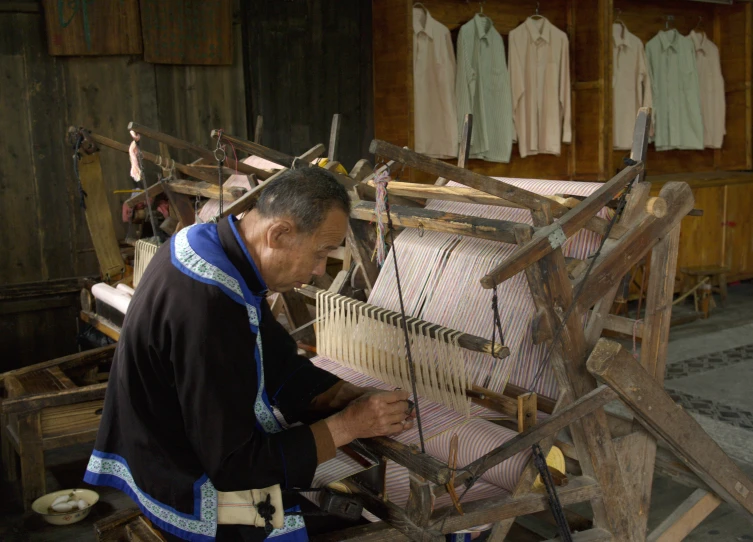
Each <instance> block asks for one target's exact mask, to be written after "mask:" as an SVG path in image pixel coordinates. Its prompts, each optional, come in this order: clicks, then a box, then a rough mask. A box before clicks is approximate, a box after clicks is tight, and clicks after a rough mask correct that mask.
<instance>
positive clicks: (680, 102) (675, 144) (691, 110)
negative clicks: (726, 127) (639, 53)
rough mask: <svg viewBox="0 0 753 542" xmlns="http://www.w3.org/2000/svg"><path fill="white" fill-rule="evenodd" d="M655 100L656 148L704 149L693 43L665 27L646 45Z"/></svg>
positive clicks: (653, 120) (663, 149) (654, 125)
mask: <svg viewBox="0 0 753 542" xmlns="http://www.w3.org/2000/svg"><path fill="white" fill-rule="evenodd" d="M646 60H647V61H648V71H649V75H650V79H651V90H652V94H653V100H654V104H653V105H654V109H653V115H652V117H653V118H652V124H653V127H654V142H655V144H656V150H658V151H666V150H670V149H692V150H703V121H702V120H701V97H700V90H699V88H700V87H699V83H698V70H697V68H696V60H695V46H694V45H693V42H692V41H691V40H690V39H688V38H686V37H685V36H683V35H681V34H680V33H679V32H678V31H677V30H676V29H674V28H673V29H671V30H662V31H661V32H659V33H658V34H657V35H656V36H654V37H653V38H652V39H651V40H650V41H649V42H648V43H647V44H646Z"/></svg>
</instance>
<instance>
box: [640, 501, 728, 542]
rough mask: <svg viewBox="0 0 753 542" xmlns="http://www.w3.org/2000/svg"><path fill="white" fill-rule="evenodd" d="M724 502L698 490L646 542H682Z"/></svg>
mask: <svg viewBox="0 0 753 542" xmlns="http://www.w3.org/2000/svg"><path fill="white" fill-rule="evenodd" d="M720 504H722V500H721V499H720V498H719V497H717V496H716V495H714V494H713V493H709V492H708V491H705V490H703V489H696V490H695V491H694V492H693V493H692V494H691V495H690V497H688V498H687V499H685V500H684V501H683V502H682V504H681V505H680V506H678V507H677V508H676V509H675V511H674V512H672V513H671V514H670V515H669V516H667V518H666V519H665V520H664V521H662V522H661V523H660V524H659V526H658V527H657V528H656V529H654V530H653V531H652V532H651V534H650V535H649V536H648V538H647V539H646V542H681V541H682V540H685V537H686V536H688V535H689V534H690V533H691V532H692V531H693V529H695V528H696V527H698V525H700V524H701V522H702V521H703V520H704V519H706V518H707V517H708V516H709V514H711V512H713V511H714V510H716V509H717V507H718V506H719V505H720Z"/></svg>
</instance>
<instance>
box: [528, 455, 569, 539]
mask: <svg viewBox="0 0 753 542" xmlns="http://www.w3.org/2000/svg"><path fill="white" fill-rule="evenodd" d="M531 449H532V450H533V463H534V465H536V469H537V470H538V471H539V474H540V475H541V480H542V481H543V482H544V487H545V488H546V494H547V498H548V500H549V508H550V509H551V511H552V515H553V516H554V521H555V522H556V523H557V530H558V531H559V532H560V537H561V540H562V542H573V537H572V534H571V533H570V526H569V525H568V524H567V518H566V517H565V512H564V510H562V504H560V500H559V497H557V490H556V489H555V487H554V480H552V473H551V472H549V467H547V464H546V458H545V457H544V453H543V452H542V451H541V447H540V446H539V445H538V444H534V445H533V446H531Z"/></svg>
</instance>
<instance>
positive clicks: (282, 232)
mask: <svg viewBox="0 0 753 542" xmlns="http://www.w3.org/2000/svg"><path fill="white" fill-rule="evenodd" d="M294 237H295V225H294V224H293V223H292V222H291V221H290V220H287V219H284V218H283V219H280V220H275V221H274V222H273V223H272V225H271V226H270V227H269V229H268V230H267V245H269V248H276V249H280V248H282V249H286V248H290V247H291V246H292V245H293V239H294Z"/></svg>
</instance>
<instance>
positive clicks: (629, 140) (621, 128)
mask: <svg viewBox="0 0 753 542" xmlns="http://www.w3.org/2000/svg"><path fill="white" fill-rule="evenodd" d="M612 43H613V49H612V89H613V90H612V99H613V105H612V111H613V118H614V121H613V142H612V143H613V146H614V148H615V149H627V150H629V149H631V148H632V146H633V129H634V128H635V117H636V116H637V115H638V109H640V108H641V107H651V104H652V99H651V79H650V78H649V75H648V68H647V66H646V51H645V50H644V48H643V42H642V41H641V40H640V38H638V36H636V35H634V34H631V33H630V31H628V29H627V28H626V27H625V26H623V25H621V24H619V23H615V24H614V25H612Z"/></svg>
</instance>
